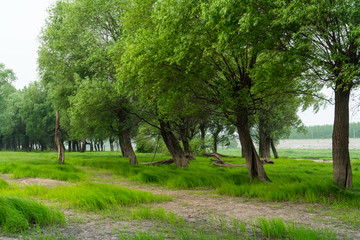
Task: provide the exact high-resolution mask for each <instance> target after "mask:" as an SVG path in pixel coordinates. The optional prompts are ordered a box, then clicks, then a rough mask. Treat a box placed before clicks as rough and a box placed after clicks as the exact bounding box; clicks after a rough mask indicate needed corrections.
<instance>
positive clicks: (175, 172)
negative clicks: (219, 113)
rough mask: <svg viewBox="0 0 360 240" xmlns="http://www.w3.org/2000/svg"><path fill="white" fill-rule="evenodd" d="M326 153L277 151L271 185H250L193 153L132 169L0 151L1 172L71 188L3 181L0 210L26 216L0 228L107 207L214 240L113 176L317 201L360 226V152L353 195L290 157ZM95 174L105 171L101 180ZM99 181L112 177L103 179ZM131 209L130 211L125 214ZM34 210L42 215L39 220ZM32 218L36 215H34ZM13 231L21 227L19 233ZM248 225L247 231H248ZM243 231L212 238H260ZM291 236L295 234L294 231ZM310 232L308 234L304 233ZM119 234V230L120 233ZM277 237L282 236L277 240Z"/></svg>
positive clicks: (264, 228) (270, 230) (80, 157)
mask: <svg viewBox="0 0 360 240" xmlns="http://www.w3.org/2000/svg"><path fill="white" fill-rule="evenodd" d="M329 151H330V150H309V151H308V150H306V151H305V150H279V154H280V156H281V157H283V158H280V159H276V160H275V164H268V165H265V166H264V167H265V170H266V172H267V174H268V176H269V178H270V179H271V181H272V182H258V181H254V182H253V183H252V184H249V177H248V172H247V169H246V167H243V168H220V167H215V166H212V165H210V164H209V162H210V160H209V159H210V158H208V157H200V156H198V157H197V160H195V161H191V163H190V166H189V168H186V169H176V168H175V166H173V165H163V166H148V165H136V166H133V165H130V164H129V163H128V160H127V159H126V158H123V157H120V156H119V153H118V152H92V153H90V152H86V153H66V158H65V162H66V164H65V165H60V164H58V163H57V161H56V158H57V154H56V153H53V152H44V153H40V152H30V153H25V152H16V153H15V152H0V173H2V174H10V177H11V178H14V179H17V178H26V177H37V178H47V179H55V180H62V181H67V182H69V183H70V184H69V185H63V186H56V187H46V186H18V185H16V184H15V185H14V184H9V183H7V182H6V181H4V180H2V179H0V194H1V196H3V199H0V211H1V209H3V210H4V211H7V210H6V209H10V208H13V207H12V206H13V205H14V203H13V202H14V201H15V202H16V204H15V205H16V206H18V207H15V209H17V210H16V211H18V213H16V214H18V215H19V216H21V215H23V217H18V218H17V219H22V223H21V224H19V223H17V222H16V221H14V220H12V219H10V215H9V214H3V218H2V219H0V229H1V230H2V232H3V233H5V234H6V233H14V232H20V233H21V232H24V231H28V230H27V229H29V228H30V229H31V226H33V227H37V226H43V225H44V222H46V223H47V224H48V225H59V224H60V225H61V224H65V223H64V222H65V220H64V215H63V213H62V211H61V209H62V208H70V209H77V210H81V211H85V212H97V211H109V210H110V211H115V212H119V214H120V212H121V215H123V214H124V213H126V212H127V215H126V217H127V218H131V219H150V220H151V221H160V222H168V223H169V224H170V223H171V224H170V225H171V226H172V225H174V226H175V225H176V226H175V227H176V228H177V229H178V230H179V232H178V233H175V234H174V235H172V236H173V238H174V239H181V238H179V236H180V235H181V234H185V235H189V234H190V235H189V236H192V238H198V237H199V238H200V237H201V238H203V239H209V238H213V237H212V236H213V235H211V233H209V232H206V231H205V232H202V231H199V232H198V233H197V234H200V233H201V234H203V235H201V236H200V235H199V236H197V235H196V236H195V235H191V233H190V232H186V231H187V230H186V229H187V228H189V226H188V225H187V223H184V220H182V219H181V218H179V217H178V216H176V215H171V214H170V213H164V212H163V210H156V209H155V210H151V209H150V210H149V209H148V208H143V207H141V206H142V205H143V204H146V203H151V202H164V201H171V197H169V196H162V195H156V194H151V193H149V192H143V191H139V190H134V189H128V188H125V187H118V186H113V185H111V184H104V183H106V181H109V182H111V176H114V177H116V179H117V180H122V181H135V182H138V183H140V184H145V185H158V186H163V187H166V188H169V189H191V190H195V191H197V190H204V189H211V190H214V191H216V192H217V193H218V194H220V195H230V196H237V197H244V198H247V199H258V200H260V201H269V202H283V201H290V202H303V203H316V204H321V205H322V206H326V207H328V208H329V209H331V210H329V214H337V213H338V212H339V211H340V212H341V213H342V214H341V216H342V219H341V221H342V222H344V223H347V224H349V225H352V226H354V227H355V228H358V229H360V219H359V218H358V217H356V215H354V214H356V213H359V212H360V173H359V167H360V160H359V158H360V151H354V152H352V153H351V155H352V156H354V158H352V169H353V185H354V188H353V189H350V190H344V189H341V188H339V187H337V186H335V185H334V184H333V183H332V164H331V163H328V162H314V161H312V160H294V159H290V158H295V159H313V158H318V159H327V158H328V156H329ZM222 153H225V154H229V155H235V156H234V157H226V158H223V159H224V160H225V161H226V162H229V163H245V160H244V159H242V158H240V157H236V156H238V155H239V151H238V150H232V149H230V150H226V151H222ZM330 154H331V152H330ZM137 156H138V161H139V162H140V163H141V162H149V161H151V160H152V154H137ZM167 158H169V156H167V155H161V154H158V155H157V156H156V159H155V160H156V161H157V160H163V159H167ZM99 173H103V174H100V175H99ZM104 176H110V177H109V179H106V177H104ZM96 180H101V181H102V182H104V183H95V182H91V181H96ZM43 200H46V201H50V202H52V203H53V204H55V205H56V208H53V207H47V206H46V205H44V204H43V203H41V201H43ZM2 202H5V203H2ZM31 204H34V206H32V205H31ZM19 206H20V207H19ZM21 206H23V207H21ZM29 206H31V207H29ZM130 208H131V209H133V210H131V211H126V210H125V209H130ZM19 209H20V210H19ZM24 209H26V211H25V210H24ZM28 209H29V210H28ZM59 209H60V210H59ZM144 209H145V210H144ZM11 211H15V210H11ZM19 211H20V212H19ZM354 211H355V212H354ZM39 212H41V213H46V214H43V215H41V214H39ZM353 213H354V214H353ZM12 215H15V214H11V216H12ZM16 216H17V215H16ZM29 216H30V217H29ZM31 216H38V218H34V217H31ZM339 218H340V217H339ZM239 224H240V223H239ZM254 224H256V228H257V229H261V232H262V233H261V234H262V236H263V237H264V236H267V237H264V238H267V239H283V238H291V239H301V237H291V236H292V235H291V234H300V235H301V234H305V236H307V235H306V234H310V235H311V234H314V236H315V235H316V236H317V237H314V238H310V239H322V238H324V239H326V238H330V239H336V237H334V234H333V233H331V232H328V231H327V230H326V231H325V232H324V231H323V230H321V231H320V232H317V231H316V230H312V229H310V228H308V227H305V226H293V225H291V224H289V223H284V222H282V221H281V220H271V219H262V220H261V219H260V220H257V221H256V223H254ZM16 226H20V227H18V228H17V227H16ZM174 226H172V227H174ZM241 226H242V225H241V224H240V225H237V226H236V228H239V229H240V230H241ZM234 227H235V226H232V227H231V228H232V229H233V228H234ZM249 227H250V228H251V226H249ZM249 227H247V228H249ZM291 229H292V230H291ZM240 230H239V231H236V234H235V233H234V232H232V233H226V234H230V235H226V234H225V233H224V231H222V230H221V229H220V230H219V231H220V233H217V234H215V235H214V236H215V238H216V236H217V237H218V238H219V236H222V237H224V236H228V237H229V236H232V237H229V239H236V236H237V237H239V236H238V234H243V236H245V235H246V234H247V235H246V236H247V237H248V238H249V239H252V237H256V236H257V234H258V233H253V234H250V235H249V233H241V231H240ZM291 231H293V232H292V233H291ZM309 231H310V232H311V231H313V232H312V233H307V232H309ZM225 232H226V231H225ZM123 234H124V233H121V232H120V235H123ZM164 234H165V235H158V236H156V235H151V234H150V235H146V234H145V235H144V233H141V232H139V233H138V236H137V235H134V236H133V237H134V238H127V237H124V239H143V238H144V239H163V238H164V236H169V234H168V233H167V232H166V231H165V233H164ZM178 234H180V235H178ZM209 234H210V235H209ZM219 234H220V235H219ZM222 234H225V235H222ZM261 234H260V235H261ZM276 234H278V235H279V237H276V236H277V235H276ZM124 236H125V235H124ZM251 236H252V237H251ZM319 236H323V237H319ZM324 236H326V237H324ZM136 237H138V238H136ZM208 237H209V238H208ZM222 237H221V238H222ZM228 237H226V238H228ZM190 238H191V237H190ZM45 239H46V238H45ZM50 239H51V238H50ZM120 239H121V238H120ZM182 239H186V238H182ZM306 239H307V238H306Z"/></svg>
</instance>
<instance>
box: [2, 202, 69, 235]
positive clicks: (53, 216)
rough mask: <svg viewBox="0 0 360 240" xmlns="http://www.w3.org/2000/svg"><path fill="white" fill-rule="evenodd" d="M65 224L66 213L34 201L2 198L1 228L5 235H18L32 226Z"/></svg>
mask: <svg viewBox="0 0 360 240" xmlns="http://www.w3.org/2000/svg"><path fill="white" fill-rule="evenodd" d="M64 223H65V217H64V213H62V212H60V211H59V210H56V209H54V208H48V207H46V206H45V205H44V204H41V203H37V202H35V201H33V200H29V199H23V198H18V197H10V196H0V228H1V230H2V231H3V232H5V233H18V232H23V231H25V230H27V229H29V227H30V226H32V225H38V226H47V225H54V224H60V225H63V224H64Z"/></svg>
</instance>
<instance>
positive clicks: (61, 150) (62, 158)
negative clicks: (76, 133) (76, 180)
mask: <svg viewBox="0 0 360 240" xmlns="http://www.w3.org/2000/svg"><path fill="white" fill-rule="evenodd" d="M55 141H56V145H57V149H58V160H59V162H60V163H62V164H63V163H64V162H65V148H64V144H63V143H62V142H61V141H60V114H59V111H56V122H55Z"/></svg>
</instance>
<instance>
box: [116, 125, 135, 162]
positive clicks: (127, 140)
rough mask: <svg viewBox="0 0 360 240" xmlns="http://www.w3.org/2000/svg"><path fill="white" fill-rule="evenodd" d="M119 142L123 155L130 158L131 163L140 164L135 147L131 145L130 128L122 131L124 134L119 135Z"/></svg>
mask: <svg viewBox="0 0 360 240" xmlns="http://www.w3.org/2000/svg"><path fill="white" fill-rule="evenodd" d="M119 143H120V147H121V151H122V152H123V156H124V157H127V158H129V162H130V164H138V161H137V159H136V155H135V152H134V149H133V147H132V145H131V134H130V130H129V129H128V130H125V131H123V132H122V135H121V136H120V137H119Z"/></svg>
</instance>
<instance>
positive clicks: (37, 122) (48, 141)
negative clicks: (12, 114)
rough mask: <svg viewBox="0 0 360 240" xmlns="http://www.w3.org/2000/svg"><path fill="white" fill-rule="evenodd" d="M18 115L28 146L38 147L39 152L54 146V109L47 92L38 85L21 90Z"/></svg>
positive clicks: (36, 83) (31, 85) (31, 84)
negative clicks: (23, 126) (23, 127)
mask: <svg viewBox="0 0 360 240" xmlns="http://www.w3.org/2000/svg"><path fill="white" fill-rule="evenodd" d="M19 114H20V115H21V119H22V121H23V122H24V124H25V133H26V136H27V137H28V138H29V144H28V146H25V148H26V149H28V148H29V147H30V149H31V148H32V145H35V144H36V145H39V146H40V149H41V151H43V150H46V149H48V148H50V147H52V146H53V145H54V126H55V118H54V109H53V108H52V104H51V101H50V99H49V96H48V92H47V90H46V89H45V88H43V87H42V86H41V85H40V83H38V82H34V83H30V85H29V86H28V87H25V88H24V89H23V90H22V103H21V106H20V111H19Z"/></svg>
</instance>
